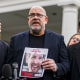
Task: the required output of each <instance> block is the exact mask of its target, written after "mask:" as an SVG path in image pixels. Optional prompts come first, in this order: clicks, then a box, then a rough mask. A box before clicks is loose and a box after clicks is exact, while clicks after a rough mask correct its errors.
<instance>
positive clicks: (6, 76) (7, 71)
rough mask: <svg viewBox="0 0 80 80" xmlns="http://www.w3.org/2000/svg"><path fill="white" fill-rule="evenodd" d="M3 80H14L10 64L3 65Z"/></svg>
mask: <svg viewBox="0 0 80 80" xmlns="http://www.w3.org/2000/svg"><path fill="white" fill-rule="evenodd" d="M1 80H12V68H11V66H10V64H4V65H3V68H2V78H1Z"/></svg>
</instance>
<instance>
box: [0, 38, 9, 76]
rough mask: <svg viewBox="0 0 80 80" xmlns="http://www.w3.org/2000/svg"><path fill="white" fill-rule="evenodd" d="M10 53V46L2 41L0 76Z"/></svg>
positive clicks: (0, 42) (0, 48) (0, 45)
mask: <svg viewBox="0 0 80 80" xmlns="http://www.w3.org/2000/svg"><path fill="white" fill-rule="evenodd" d="M7 53H8V44H7V43H5V42H3V41H2V40H0V76H1V71H2V67H3V65H4V64H5V63H6V59H7V58H6V56H7Z"/></svg>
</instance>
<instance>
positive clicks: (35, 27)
mask: <svg viewBox="0 0 80 80" xmlns="http://www.w3.org/2000/svg"><path fill="white" fill-rule="evenodd" d="M28 24H29V27H30V29H31V30H32V31H33V32H34V33H36V34H38V33H39V32H40V31H41V30H43V28H45V24H47V17H46V13H45V12H44V10H43V9H41V8H39V7H36V8H32V9H31V10H30V12H29V17H28Z"/></svg>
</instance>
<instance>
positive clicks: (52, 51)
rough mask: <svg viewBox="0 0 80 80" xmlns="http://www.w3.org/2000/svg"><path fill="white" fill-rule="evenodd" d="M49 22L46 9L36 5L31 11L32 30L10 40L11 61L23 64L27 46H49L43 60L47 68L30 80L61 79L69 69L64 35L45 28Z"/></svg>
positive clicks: (29, 21)
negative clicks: (41, 74)
mask: <svg viewBox="0 0 80 80" xmlns="http://www.w3.org/2000/svg"><path fill="white" fill-rule="evenodd" d="M47 22H48V17H47V15H46V11H45V10H44V9H43V8H42V7H40V6H34V7H32V8H31V9H30V11H29V17H28V24H29V28H30V30H29V31H27V32H22V33H20V34H17V35H14V36H13V37H12V38H11V42H10V52H9V53H10V55H9V62H10V64H12V63H13V62H17V63H18V64H19V66H20V65H21V60H22V56H23V51H24V48H25V47H31V48H47V49H48V50H49V51H48V56H47V59H46V60H44V61H43V62H42V66H43V68H44V69H45V71H44V75H43V77H42V78H38V79H32V78H31V79H29V78H28V80H39V79H40V80H54V76H55V75H56V78H58V79H59V77H61V76H63V75H64V74H66V73H67V71H68V70H69V61H68V56H67V51H66V46H65V44H64V39H63V36H61V35H60V34H57V33H54V32H51V31H48V30H46V29H45V24H47Z"/></svg>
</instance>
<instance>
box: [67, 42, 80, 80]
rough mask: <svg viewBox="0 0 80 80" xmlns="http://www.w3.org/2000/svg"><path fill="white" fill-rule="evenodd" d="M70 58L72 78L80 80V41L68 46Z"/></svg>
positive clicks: (70, 75) (70, 76)
mask: <svg viewBox="0 0 80 80" xmlns="http://www.w3.org/2000/svg"><path fill="white" fill-rule="evenodd" d="M67 50H68V54H69V59H70V66H71V67H70V73H69V79H70V80H80V42H79V43H77V44H74V45H71V46H69V47H68V48H67Z"/></svg>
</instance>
